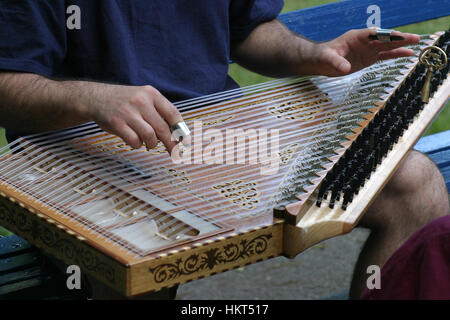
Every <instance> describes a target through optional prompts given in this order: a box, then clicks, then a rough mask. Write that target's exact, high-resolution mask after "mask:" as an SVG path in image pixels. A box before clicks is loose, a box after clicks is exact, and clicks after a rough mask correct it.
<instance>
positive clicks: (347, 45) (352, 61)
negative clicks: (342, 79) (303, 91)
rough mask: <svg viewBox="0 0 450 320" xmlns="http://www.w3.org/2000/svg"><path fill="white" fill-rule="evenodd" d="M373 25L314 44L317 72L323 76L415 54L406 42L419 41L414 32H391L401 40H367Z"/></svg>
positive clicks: (345, 72) (371, 32) (339, 73)
mask: <svg viewBox="0 0 450 320" xmlns="http://www.w3.org/2000/svg"><path fill="white" fill-rule="evenodd" d="M371 34H375V30H374V29H361V30H351V31H348V32H346V33H344V34H343V35H342V36H340V37H338V38H336V39H334V40H331V41H329V42H324V43H320V44H317V51H316V52H317V57H316V59H315V61H314V65H315V69H316V73H318V74H321V75H326V76H342V75H346V74H349V73H352V72H355V71H358V70H361V69H363V68H366V67H368V66H370V65H372V64H373V63H375V62H377V61H379V60H386V59H392V58H398V57H408V56H411V55H413V54H414V52H413V51H412V50H411V49H407V48H403V47H404V46H406V45H411V44H415V43H418V42H419V40H420V37H419V36H418V35H415V34H409V33H401V32H398V31H393V32H392V35H393V36H402V37H403V38H404V40H400V41H393V42H382V41H379V40H369V35H371Z"/></svg>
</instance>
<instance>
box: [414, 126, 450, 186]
mask: <svg viewBox="0 0 450 320" xmlns="http://www.w3.org/2000/svg"><path fill="white" fill-rule="evenodd" d="M414 148H415V149H416V150H418V151H421V152H424V153H426V154H428V155H429V156H430V158H431V159H433V161H434V162H435V163H436V164H437V166H438V167H439V169H440V170H441V173H442V175H443V176H444V179H445V182H446V184H447V190H450V130H447V131H444V132H440V133H436V134H433V135H429V136H426V137H423V138H421V139H420V140H419V141H418V142H417V144H416V146H415V147H414Z"/></svg>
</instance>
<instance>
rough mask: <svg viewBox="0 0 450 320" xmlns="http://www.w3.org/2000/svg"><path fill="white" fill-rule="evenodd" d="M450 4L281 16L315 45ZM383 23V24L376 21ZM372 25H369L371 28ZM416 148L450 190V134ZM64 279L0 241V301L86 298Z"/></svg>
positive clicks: (434, 0) (438, 13)
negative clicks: (373, 24)
mask: <svg viewBox="0 0 450 320" xmlns="http://www.w3.org/2000/svg"><path fill="white" fill-rule="evenodd" d="M448 12H450V1H441V0H426V1H423V0H421V1H419V0H409V1H404V0H389V1H381V0H368V1H366V0H347V1H339V2H336V3H331V4H327V5H323V6H317V7H312V8H308V9H304V10H297V11H292V12H288V13H284V14H282V15H280V20H281V21H283V22H284V23H285V24H286V25H287V26H288V27H289V28H290V29H291V30H293V31H295V32H297V33H300V34H302V35H304V36H306V37H308V38H310V39H313V40H316V41H326V40H330V39H333V38H335V37H337V36H339V35H340V34H342V33H344V32H346V31H348V30H350V29H359V28H365V27H367V23H368V22H369V23H377V22H379V21H381V26H382V27H383V28H395V27H398V26H402V25H407V24H411V23H415V22H420V21H425V20H429V19H434V18H438V17H442V16H444V15H446V14H447V13H448ZM378 18H379V19H378ZM369 26H370V25H369ZM416 149H417V150H419V151H422V152H425V153H427V154H428V155H429V156H430V157H431V158H432V159H433V160H434V161H435V162H436V164H437V165H438V166H439V169H440V170H441V172H442V174H443V175H444V178H445V181H446V183H447V188H448V189H450V130H449V131H445V132H441V133H438V134H435V135H431V136H426V137H424V138H422V139H421V140H420V141H419V142H418V143H417V145H416ZM66 277H67V275H65V274H64V273H63V272H61V271H60V269H58V268H57V267H56V266H55V265H54V264H53V262H52V261H51V260H50V259H48V258H47V257H46V256H45V255H43V254H41V253H40V252H39V250H37V249H36V248H35V247H33V246H31V245H30V244H29V243H28V242H26V241H25V240H23V239H21V238H19V237H17V236H9V237H0V299H23V298H24V299H34V298H39V299H85V298H87V296H88V293H87V292H85V291H78V290H74V291H69V290H67V288H66V285H65V283H66Z"/></svg>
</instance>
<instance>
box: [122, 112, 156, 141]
mask: <svg viewBox="0 0 450 320" xmlns="http://www.w3.org/2000/svg"><path fill="white" fill-rule="evenodd" d="M127 124H128V125H129V126H130V128H131V129H133V130H134V132H135V133H136V134H137V135H138V136H139V139H140V141H142V142H144V144H145V146H146V147H147V149H153V148H154V147H156V145H157V144H158V140H157V139H156V133H155V130H154V129H153V128H152V126H151V125H150V124H148V123H147V122H145V121H144V120H143V119H140V118H137V117H136V118H133V119H130V120H128V122H127ZM141 146H142V145H141Z"/></svg>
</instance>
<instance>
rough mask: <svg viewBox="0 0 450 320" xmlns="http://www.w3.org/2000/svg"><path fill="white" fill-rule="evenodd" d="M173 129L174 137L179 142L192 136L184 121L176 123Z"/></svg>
mask: <svg viewBox="0 0 450 320" xmlns="http://www.w3.org/2000/svg"><path fill="white" fill-rule="evenodd" d="M171 129H172V137H173V138H174V139H175V141H178V142H181V141H183V138H186V137H188V136H189V135H190V134H191V130H189V127H188V126H187V125H186V123H185V122H184V121H181V122H178V123H176V124H175V125H173V126H172V128H171Z"/></svg>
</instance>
